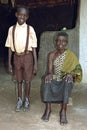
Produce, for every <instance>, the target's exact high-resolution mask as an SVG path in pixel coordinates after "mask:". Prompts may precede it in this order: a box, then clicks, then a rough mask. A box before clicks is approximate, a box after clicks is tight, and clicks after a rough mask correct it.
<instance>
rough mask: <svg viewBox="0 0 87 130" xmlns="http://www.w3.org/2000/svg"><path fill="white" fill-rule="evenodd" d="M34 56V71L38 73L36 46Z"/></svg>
mask: <svg viewBox="0 0 87 130" xmlns="http://www.w3.org/2000/svg"><path fill="white" fill-rule="evenodd" d="M33 57H34V69H33V73H34V74H36V73H37V54H36V48H33Z"/></svg>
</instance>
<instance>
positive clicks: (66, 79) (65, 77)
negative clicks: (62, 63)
mask: <svg viewBox="0 0 87 130" xmlns="http://www.w3.org/2000/svg"><path fill="white" fill-rule="evenodd" d="M63 79H64V80H65V81H66V82H67V83H71V82H73V75H72V74H66V75H65V76H64V77H63Z"/></svg>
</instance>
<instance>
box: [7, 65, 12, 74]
mask: <svg viewBox="0 0 87 130" xmlns="http://www.w3.org/2000/svg"><path fill="white" fill-rule="evenodd" d="M8 73H9V74H12V73H13V70H12V65H11V64H10V65H8Z"/></svg>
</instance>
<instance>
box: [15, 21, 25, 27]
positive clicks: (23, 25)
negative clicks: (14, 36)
mask: <svg viewBox="0 0 87 130" xmlns="http://www.w3.org/2000/svg"><path fill="white" fill-rule="evenodd" d="M16 26H19V27H25V26H26V23H24V24H22V25H19V24H18V22H17V24H16Z"/></svg>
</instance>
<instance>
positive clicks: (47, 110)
mask: <svg viewBox="0 0 87 130" xmlns="http://www.w3.org/2000/svg"><path fill="white" fill-rule="evenodd" d="M50 113H51V103H45V111H44V114H43V116H42V117H41V119H42V120H44V121H49V117H50Z"/></svg>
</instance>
